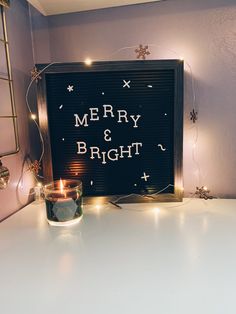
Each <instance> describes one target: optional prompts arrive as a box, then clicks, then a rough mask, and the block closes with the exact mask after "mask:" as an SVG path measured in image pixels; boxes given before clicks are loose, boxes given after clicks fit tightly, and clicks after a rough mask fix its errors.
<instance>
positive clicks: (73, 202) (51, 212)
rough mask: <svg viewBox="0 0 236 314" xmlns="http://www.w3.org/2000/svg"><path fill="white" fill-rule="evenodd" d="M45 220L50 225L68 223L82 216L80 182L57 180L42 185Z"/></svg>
mask: <svg viewBox="0 0 236 314" xmlns="http://www.w3.org/2000/svg"><path fill="white" fill-rule="evenodd" d="M44 195H45V203H46V210H47V220H48V223H49V224H50V225H53V226H61V225H69V224H73V223H75V222H77V221H79V220H80V219H81V218H82V182H81V181H79V180H62V179H60V180H57V181H54V182H52V183H50V184H47V185H46V186H45V187H44Z"/></svg>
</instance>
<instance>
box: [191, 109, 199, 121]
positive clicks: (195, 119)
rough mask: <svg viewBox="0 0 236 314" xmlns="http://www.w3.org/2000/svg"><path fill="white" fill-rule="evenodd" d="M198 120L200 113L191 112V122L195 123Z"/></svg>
mask: <svg viewBox="0 0 236 314" xmlns="http://www.w3.org/2000/svg"><path fill="white" fill-rule="evenodd" d="M197 119H198V112H197V111H195V110H194V109H193V110H192V111H191V112H190V120H191V121H193V123H195V122H196V121H197Z"/></svg>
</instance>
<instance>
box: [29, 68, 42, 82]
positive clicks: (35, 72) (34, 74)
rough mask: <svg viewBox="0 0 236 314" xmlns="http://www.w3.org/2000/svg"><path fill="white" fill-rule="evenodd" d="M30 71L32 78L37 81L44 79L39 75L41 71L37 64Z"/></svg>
mask: <svg viewBox="0 0 236 314" xmlns="http://www.w3.org/2000/svg"><path fill="white" fill-rule="evenodd" d="M30 73H31V79H32V80H35V82H36V83H38V81H39V80H41V79H42V77H41V76H40V75H39V73H40V72H39V71H38V69H37V68H36V66H35V67H34V68H33V69H32V70H31V72H30Z"/></svg>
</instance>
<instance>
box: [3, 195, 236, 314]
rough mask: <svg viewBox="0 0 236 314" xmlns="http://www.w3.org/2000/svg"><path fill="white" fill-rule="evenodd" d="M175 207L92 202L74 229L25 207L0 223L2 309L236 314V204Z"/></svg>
mask: <svg viewBox="0 0 236 314" xmlns="http://www.w3.org/2000/svg"><path fill="white" fill-rule="evenodd" d="M185 201H186V200H185ZM174 205H180V204H179V203H174V204H173V203H168V204H167V203H165V204H157V205H156V206H155V205H151V204H149V205H124V206H123V210H120V209H117V208H115V207H112V206H110V207H107V208H105V209H96V208H95V207H93V206H87V207H86V208H85V209H84V217H83V219H82V221H81V222H80V223H79V224H78V225H74V226H71V227H50V226H49V225H48V224H47V222H46V219H45V209H44V205H43V204H41V205H35V204H31V205H29V206H27V207H25V208H24V209H23V210H21V211H20V212H18V213H17V214H15V215H14V216H12V217H11V218H9V219H7V220H6V221H4V222H3V223H1V224H0V313H1V314H45V313H48V314H53V313H55V314H62V313H63V314H65V313H73V314H74V313H75V314H80V313H81V314H118V313H119V314H132V313H134V314H144V313H147V314H178V313H179V314H229V313H230V314H231V313H232V314H235V313H236V200H208V201H203V200H199V199H198V200H192V201H190V202H187V204H186V205H181V206H179V207H172V206H174ZM154 207H159V208H160V210H159V211H158V210H155V209H154ZM144 209H145V211H142V210H144Z"/></svg>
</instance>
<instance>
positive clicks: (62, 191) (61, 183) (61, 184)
mask: <svg viewBox="0 0 236 314" xmlns="http://www.w3.org/2000/svg"><path fill="white" fill-rule="evenodd" d="M60 190H61V193H62V194H63V193H64V184H63V181H62V179H60Z"/></svg>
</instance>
